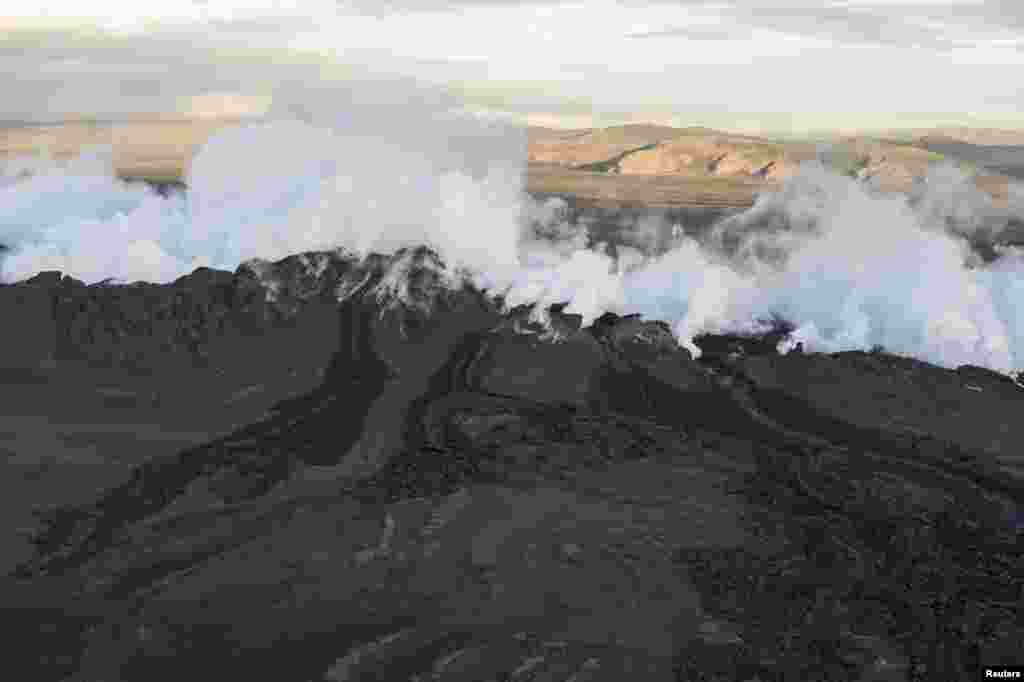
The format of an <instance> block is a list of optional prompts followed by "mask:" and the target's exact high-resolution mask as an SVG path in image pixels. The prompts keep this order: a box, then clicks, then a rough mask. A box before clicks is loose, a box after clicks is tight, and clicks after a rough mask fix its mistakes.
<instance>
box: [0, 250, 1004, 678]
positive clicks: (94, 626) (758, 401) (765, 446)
mask: <svg viewBox="0 0 1024 682" xmlns="http://www.w3.org/2000/svg"><path fill="white" fill-rule="evenodd" d="M395 268H402V272H404V273H406V274H409V275H412V277H411V278H409V279H404V280H403V281H404V282H407V283H408V284H409V286H398V287H396V286H394V285H395V283H396V280H395V278H394V277H389V276H388V274H389V273H390V274H394V273H395ZM0 292H2V295H3V296H4V297H5V298H6V299H7V300H8V301H9V302H10V301H15V302H16V303H14V304H12V305H21V306H27V307H28V308H26V309H24V310H23V312H25V313H28V312H29V311H30V310H34V309H35V308H32V306H37V305H42V306H43V309H42V310H41V311H38V310H37V315H36V317H35V318H34V320H33V321H32V324H33V325H35V326H34V327H33V330H34V332H33V333H39V334H40V337H39V338H40V344H39V346H40V349H41V350H40V353H41V354H43V355H45V353H44V352H43V350H44V349H45V348H49V349H50V350H52V352H53V358H54V359H53V362H56V363H58V365H60V363H68V364H67V367H71V366H73V365H72V363H86V362H88V361H91V360H94V359H98V360H101V361H102V362H101V365H102V366H101V367H98V368H97V369H96V370H95V371H97V372H105V373H108V375H109V376H117V372H118V371H119V370H118V367H122V366H123V365H121V364H118V362H119V360H118V359H119V358H122V357H127V356H125V355H124V354H119V353H118V352H115V351H114V350H110V349H111V348H116V347H117V346H119V345H120V344H126V347H131V348H133V349H139V348H141V349H142V350H143V351H145V352H143V353H142V357H141V359H139V357H138V356H137V355H136V356H132V357H135V358H136V361H137V362H138V363H139V366H145V367H150V368H152V373H151V374H149V375H148V376H149V379H148V381H149V382H150V385H151V386H152V387H154V388H157V389H158V388H160V386H161V385H162V382H165V381H170V378H169V377H170V376H171V375H170V374H161V373H160V372H159V370H158V368H157V365H158V364H159V363H158V362H157V358H159V357H165V358H167V359H168V360H171V359H174V358H180V360H177V359H175V360H174V362H175V363H178V364H177V365H175V366H176V367H182V366H184V365H185V364H186V363H193V364H197V365H198V366H200V367H202V368H203V371H204V372H205V374H202V375H201V376H202V377H203V378H202V379H198V378H197V379H196V380H195V383H194V384H193V385H192V386H191V390H192V395H193V396H194V397H195V399H196V400H198V401H201V400H203V399H204V398H203V396H204V394H206V393H213V394H216V391H217V390H218V389H216V388H215V385H216V384H215V381H214V379H213V377H214V374H215V373H214V372H213V369H215V368H216V367H218V365H219V363H221V362H225V363H228V362H229V361H230V360H231V358H229V357H227V356H218V355H216V354H214V353H213V351H212V350H204V349H211V348H213V347H214V346H215V345H216V341H217V339H221V338H230V339H231V343H232V344H233V345H234V346H235V347H236V348H238V349H239V353H240V354H241V352H242V351H243V350H244V349H246V348H247V344H258V343H260V339H262V338H264V337H265V336H266V335H269V334H272V333H273V331H272V330H275V329H279V330H280V332H281V334H282V335H284V336H288V337H290V338H291V339H292V342H293V344H294V346H293V348H294V349H295V350H296V351H297V352H298V354H299V355H302V349H303V348H304V347H306V346H307V345H308V347H309V348H314V347H317V348H319V346H317V345H316V344H318V343H320V342H321V340H322V339H318V338H316V334H317V333H322V332H327V327H329V328H330V331H329V333H326V338H328V339H329V340H330V346H331V347H330V349H329V350H328V351H327V352H325V353H312V352H311V353H309V356H310V358H309V362H310V363H311V364H313V365H315V364H319V366H320V369H321V370H322V371H321V372H320V373H319V374H318V380H317V381H316V382H314V383H313V385H311V386H310V387H308V388H307V389H305V390H303V391H300V392H299V393H298V394H289V393H287V392H286V391H284V390H281V389H279V388H273V387H271V388H268V389H267V390H268V391H270V392H271V393H273V394H274V397H276V398H277V401H276V402H275V403H274V404H273V405H271V407H270V409H268V410H266V411H265V412H264V413H261V414H260V415H254V416H252V417H250V418H249V419H248V421H246V423H244V424H242V425H240V426H239V427H238V428H236V429H234V430H231V431H229V432H228V433H224V434H221V435H218V436H216V437H211V438H209V439H208V440H206V441H204V442H200V443H196V444H193V445H190V446H187V447H182V448H180V449H178V450H176V451H174V452H171V453H168V454H160V455H149V456H146V455H145V454H144V453H136V455H135V460H134V461H132V463H131V466H130V468H129V472H128V474H127V475H126V476H125V477H124V478H123V480H121V481H119V482H114V483H112V484H110V485H107V486H106V487H103V488H99V489H96V488H91V487H90V488H89V489H88V490H86V491H79V494H78V496H77V497H76V498H75V501H65V503H64V504H52V505H50V508H49V509H48V510H44V512H43V513H40V514H39V515H38V521H37V522H36V524H35V526H34V527H32V528H31V529H29V530H28V531H27V532H26V534H27V536H28V537H29V539H30V540H31V541H32V546H33V552H32V553H31V554H28V555H25V556H24V557H21V559H20V560H19V561H18V562H17V563H18V565H17V566H10V567H8V574H7V576H6V577H5V578H4V579H2V580H0V598H2V599H3V603H4V604H5V609H4V610H3V611H4V612H3V616H2V617H3V618H4V619H6V622H5V624H17V629H18V631H19V632H20V633H21V634H22V636H21V640H22V641H21V642H19V646H17V647H12V648H11V649H10V650H9V651H8V660H7V663H8V665H11V666H19V667H20V668H21V669H26V670H30V671H31V673H32V674H31V678H32V679H37V680H48V679H53V680H83V681H84V680H96V679H120V680H129V681H130V680H137V679H138V680H142V679H145V680H164V679H166V680H172V679H180V678H181V677H182V676H185V675H195V673H196V671H202V676H204V677H210V678H217V679H220V678H228V677H231V678H238V679H247V678H248V679H268V678H273V679H301V680H307V679H314V680H334V681H341V680H344V681H349V682H351V681H358V680H374V679H387V680H405V679H420V680H438V681H440V682H447V681H453V682H454V681H455V680H485V679H507V680H513V681H526V680H540V679H544V680H558V681H567V680H574V682H581V681H582V680H623V679H630V680H666V679H681V680H690V679H718V680H745V679H747V680H749V679H753V678H755V677H757V678H760V679H850V680H886V679H905V678H908V677H909V678H911V679H913V678H914V676H917V677H918V678H921V679H924V678H941V679H966V678H967V676H969V675H973V674H974V670H975V669H976V665H977V664H978V662H979V661H984V662H986V663H989V664H994V663H999V662H1005V663H1012V662H1013V661H1014V657H1015V656H1019V651H1020V647H1021V644H1022V639H1021V638H1022V636H1024V630H1022V628H1021V626H1020V623H1019V619H1018V616H1017V611H1018V608H1019V603H1020V600H1021V596H1022V595H1021V592H1020V589H1021V585H1022V584H1024V563H1022V562H1024V557H1022V556H1021V552H1020V532H1021V530H1024V523H1022V521H1021V504H1022V503H1024V499H1022V497H1024V481H1022V479H1021V477H1020V476H1021V473H1020V470H1019V454H1018V450H1019V448H1017V447H1014V446H1015V444H1016V443H1017V442H1019V441H1020V440H1021V437H1022V436H1024V433H1022V432H1021V428H1022V427H1021V426H1020V425H1019V424H1018V421H1019V420H1013V419H1012V417H1011V415H1012V414H1014V413H1016V412H1017V411H1019V409H1020V408H1021V406H1024V390H1022V389H1021V388H1020V386H1019V385H1017V384H1016V383H1014V381H1013V380H1011V379H1009V378H1007V377H1004V376H1002V375H997V374H994V373H992V372H988V371H987V370H983V369H980V368H975V367H962V368H960V369H959V370H956V371H953V370H945V369H940V368H937V367H933V366H929V365H927V364H925V363H921V362H917V361H914V360H910V359H906V358H897V357H894V356H890V355H887V354H885V353H881V352H879V353H868V354H864V353H860V354H858V353H844V354H837V355H820V354H815V353H800V354H792V353H791V354H789V355H786V356H779V355H778V354H777V353H776V350H775V349H776V347H777V346H778V343H779V341H780V340H782V339H784V338H785V336H786V334H787V328H786V327H785V326H784V325H780V326H779V327H778V329H776V330H775V331H774V332H772V333H770V334H767V335H765V336H762V337H754V338H743V337H733V336H721V335H719V336H705V337H699V338H698V339H697V340H696V342H697V345H698V346H699V347H700V348H701V350H702V355H701V357H700V359H699V360H695V359H694V358H693V357H692V356H691V355H690V353H689V352H687V351H686V350H685V349H683V348H681V347H680V346H679V344H678V343H677V341H676V340H675V338H674V337H673V336H672V334H671V333H670V330H669V329H668V328H667V326H666V325H664V324H662V323H659V322H657V321H651V320H643V319H640V318H637V317H618V316H615V315H610V314H609V315H605V316H603V317H601V318H599V319H598V320H596V321H595V322H594V323H593V324H592V325H590V326H588V327H582V326H581V320H580V318H578V317H575V316H572V315H568V314H565V313H564V311H563V310H562V309H561V308H559V307H557V306H556V307H553V308H551V309H550V310H548V311H547V319H548V320H549V321H548V322H546V323H544V324H541V323H538V322H537V321H536V320H537V319H544V318H543V317H541V318H538V316H537V315H535V314H531V311H530V310H527V309H522V308H517V309H513V310H504V309H503V308H502V307H501V305H500V301H495V300H493V299H492V298H491V297H489V296H486V295H484V294H483V293H481V292H477V291H474V290H472V289H467V288H463V289H457V290H453V289H450V288H448V287H447V286H446V282H445V281H444V277H443V270H442V269H441V268H440V267H439V264H438V262H437V261H436V259H435V258H434V257H433V256H432V254H430V252H428V251H425V250H418V251H411V252H404V253H400V254H397V255H396V256H394V257H389V258H383V257H380V258H373V259H370V260H368V261H355V260H353V259H350V258H347V257H345V256H344V255H343V254H306V255H305V256H302V257H294V258H291V259H286V260H285V261H281V262H279V263H272V264H264V266H263V267H262V268H260V267H257V268H255V269H253V268H252V267H251V266H249V267H246V268H242V269H240V270H239V271H238V272H236V273H219V272H213V271H202V272H197V273H194V274H193V275H191V276H190V277H189V278H186V282H185V283H182V281H179V282H176V283H174V284H170V285H165V286H164V287H157V288H154V289H152V290H150V289H147V288H145V287H136V286H133V287H118V286H114V285H106V287H81V286H80V285H77V284H75V283H73V282H69V281H66V280H65V278H60V277H58V276H57V275H45V276H42V277H41V278H37V279H36V280H35V281H32V282H27V283H21V284H16V285H12V286H10V287H6V288H4V289H2V290H0ZM40 292H42V293H40ZM67 292H72V293H70V294H68V295H69V297H70V298H74V297H76V296H77V297H78V298H77V299H76V300H78V301H79V302H80V303H81V302H87V301H88V302H91V301H93V300H96V301H102V302H103V304H100V303H97V304H96V307H95V308H93V309H91V310H92V312H91V313H90V315H89V318H88V319H89V324H88V325H87V324H86V321H85V320H82V321H81V322H79V323H78V326H75V325H70V327H71V328H72V329H74V330H82V331H73V332H72V333H73V334H77V335H78V336H75V337H74V338H81V339H83V340H86V341H87V343H86V348H85V349H84V350H82V351H81V353H82V354H80V355H74V356H72V357H68V358H65V354H64V351H63V350H61V349H60V348H58V346H59V344H58V343H57V341H56V339H57V337H58V334H57V332H56V331H55V330H57V329H63V328H65V327H68V326H69V324H68V323H67V320H74V319H77V318H76V317H75V316H74V315H71V313H70V312H68V311H70V310H76V309H78V308H77V307H75V306H72V307H70V308H66V307H65V308H61V307H59V305H58V304H60V300H59V296H60V295H63V294H65V293H67ZM231 292H234V293H231ZM244 292H248V293H244ZM260 292H262V293H260ZM268 292H276V293H274V294H272V295H271V296H270V297H269V298H270V300H268V295H267V294H268ZM229 294H230V295H229ZM31 301H34V302H31ZM115 301H116V304H115V303H114V302H115ZM174 301H177V303H176V304H174V305H176V306H177V307H171V308H168V307H167V306H170V305H172V303H173V302H174ZM133 302H136V303H137V305H136V307H135V308H133V307H132V306H133ZM186 302H187V304H186ZM143 303H145V304H143ZM321 305H322V306H323V308H324V310H325V311H329V313H330V314H329V315H328V317H329V318H330V324H329V325H327V326H325V327H324V328H320V327H317V326H315V325H312V319H313V318H312V317H306V316H305V315H307V314H309V315H312V313H308V312H307V311H310V310H312V309H313V308H316V309H319V307H320V306H321ZM161 306H163V307H161ZM122 309H124V311H125V312H123V313H122V312H121V310H122ZM132 310H134V312H131V311H132ZM145 310H164V311H168V310H171V311H172V314H171V317H170V318H167V317H166V315H165V313H161V316H156V315H154V316H153V317H152V324H156V323H157V322H161V323H164V322H166V323H167V324H169V325H172V326H171V327H168V329H177V328H179V327H180V328H182V329H191V330H194V333H188V334H186V333H182V334H180V335H175V334H173V333H169V334H166V335H165V336H164V338H167V339H170V340H169V341H168V344H167V345H166V346H165V345H163V344H161V343H158V342H146V343H143V342H142V341H141V340H138V339H136V340H133V336H137V337H139V339H142V338H144V337H146V336H147V332H146V326H145V324H142V323H141V322H142V321H145V320H150V316H149V313H145V312H141V311H145ZM199 311H202V312H199ZM175 316H180V318H181V319H180V320H178V321H177V322H176V324H177V325H178V326H173V324H172V323H175V320H174V319H173V318H175ZM122 318H123V319H122ZM26 319H27V318H26ZM211 320H212V321H211ZM128 321H134V322H136V323H135V324H129V323H128ZM93 326H95V327H96V329H106V328H107V327H110V328H113V329H116V330H118V332H117V333H112V332H111V333H107V334H106V335H102V334H100V333H99V332H98V331H97V332H93V333H92V336H91V337H90V336H89V335H88V334H87V333H86V332H85V331H84V330H85V329H92V328H93ZM243 329H244V330H245V332H246V333H242V331H241V330H243ZM48 334H49V335H51V336H49V337H48V336H47V335H48ZM51 337H52V339H54V340H53V341H52V342H51V341H47V339H48V338H51ZM47 343H50V346H47ZM147 343H149V344H150V345H146V344H147ZM89 344H92V345H95V346H96V347H97V350H90V347H91V346H90V345H89ZM101 346H102V347H105V348H106V349H107V350H103V351H101V350H98V349H99V348H100V347H101ZM179 347H180V348H179ZM30 349H31V344H28V343H26V344H24V347H23V348H22V350H21V351H20V353H21V355H19V356H18V358H19V359H18V362H19V363H22V365H23V366H24V367H26V368H29V367H30V364H29V363H30V361H32V355H31V352H30ZM111 358H113V361H112V360H111ZM222 358H223V359H222ZM142 360H145V362H142ZM260 360H261V366H259V367H256V368H254V369H251V370H250V371H252V372H254V375H255V376H257V377H260V378H261V379H262V378H263V377H265V376H267V375H269V374H270V373H272V372H273V371H274V368H275V367H276V366H277V365H278V364H280V363H282V362H288V361H291V356H289V355H286V354H285V353H283V352H280V351H278V352H269V353H264V354H262V355H261V357H260ZM12 362H13V361H12ZM22 365H17V366H16V365H13V364H12V365H10V367H9V369H8V370H6V371H9V372H12V373H16V370H17V369H18V367H21V366H22ZM22 371H23V372H24V377H23V384H22V385H21V386H19V387H17V388H18V390H21V389H23V388H24V387H25V386H27V385H29V384H30V383H31V382H29V381H28V380H27V378H28V377H29V375H31V376H34V377H39V376H42V374H41V373H45V372H46V371H47V370H46V369H45V368H43V369H39V368H38V367H36V368H35V369H32V368H29V369H24V370H22ZM33 372H35V373H36V374H32V373H33ZM12 376H14V374H12ZM196 376H200V375H196ZM69 381H70V380H69ZM206 381H208V382H210V383H204V382H206ZM68 385H70V384H68ZM37 388H39V390H40V391H43V392H44V393H45V392H46V391H49V393H48V395H49V397H50V401H51V404H52V406H51V407H50V408H49V409H51V410H52V411H54V412H57V411H59V405H60V403H61V401H62V400H63V399H64V398H65V393H66V391H67V386H65V387H64V388H60V389H57V388H56V387H55V386H53V385H50V384H45V383H39V382H37ZM3 390H4V391H6V392H9V391H10V390H11V388H10V386H9V384H4V387H3ZM107 409H108V410H116V409H121V408H115V407H112V406H111V407H109V408H107ZM4 428H8V427H6V426H5V427H4ZM9 428H14V429H17V428H20V427H18V426H17V425H14V426H12V427H9ZM80 428H81V427H80ZM5 442H6V441H5ZM107 447H108V446H102V447H101V448H100V449H101V450H102V449H104V448H107ZM21 456H24V457H30V456H39V455H38V453H36V452H30V451H26V452H25V453H22V455H21ZM55 466H58V467H59V466H62V465H55ZM7 473H8V476H9V477H12V476H16V475H17V474H15V473H14V470H13V469H8V470H7ZM701 676H702V677H701Z"/></svg>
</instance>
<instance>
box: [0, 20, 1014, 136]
mask: <svg viewBox="0 0 1024 682" xmlns="http://www.w3.org/2000/svg"><path fill="white" fill-rule="evenodd" d="M24 4H25V6H26V9H24V10H17V9H15V10H14V12H16V13H18V12H20V14H18V15H17V16H10V15H9V16H6V17H4V16H2V15H3V13H4V12H7V13H10V12H11V10H10V9H9V8H7V9H3V10H0V82H3V84H4V97H3V98H2V100H0V119H26V118H28V119H53V118H59V117H61V116H63V115H65V114H67V113H71V112H80V113H87V114H95V115H99V116H107V115H112V116H116V115H119V114H121V113H130V112H139V111H146V112H150V111H157V110H167V109H169V108H175V107H181V106H183V105H182V101H183V100H182V98H185V97H188V96H190V95H201V94H207V93H245V94H250V95H253V94H266V93H272V92H275V91H276V90H277V89H278V88H279V87H281V84H282V83H289V82H296V81H301V82H303V83H313V82H319V83H321V84H322V83H324V82H332V81H336V80H337V79H343V78H349V77H351V74H352V71H351V70H348V69H344V68H340V67H338V66H337V65H354V66H356V67H357V72H358V71H359V70H362V71H364V72H365V71H369V72H372V73H378V74H405V75H409V76H414V77H417V78H419V79H425V80H431V81H436V82H444V83H449V84H455V85H456V86H457V91H458V92H460V93H464V94H465V93H468V94H469V96H470V97H471V98H472V99H474V100H475V101H478V102H482V103H489V104H491V105H492V106H497V107H507V108H514V109H516V110H519V111H536V112H543V111H550V112H554V113H561V114H576V115H580V114H583V115H585V114H588V113H590V112H595V113H614V112H625V111H634V112H641V113H658V114H661V113H664V114H675V115H681V116H682V117H683V118H684V119H685V118H686V117H687V116H693V117H698V118H699V117H700V116H701V115H702V114H707V115H710V113H711V112H714V114H715V115H731V116H732V117H733V118H736V119H737V120H742V118H743V116H744V115H745V113H744V112H751V113H752V114H758V113H763V112H769V113H770V112H776V114H777V115H776V116H775V117H774V119H775V120H777V121H778V120H785V119H786V117H787V112H795V113H796V114H797V118H798V119H799V120H800V121H801V122H806V121H811V120H813V121H820V122H822V123H823V124H832V123H835V124H837V125H855V122H856V121H863V122H865V125H885V124H886V123H887V122H891V123H893V124H901V123H903V122H906V123H908V124H917V123H922V122H925V121H924V120H921V119H922V116H921V115H923V116H924V118H926V119H927V118H928V117H931V118H935V119H936V120H939V119H942V120H941V122H943V123H953V122H955V121H954V120H953V119H952V118H951V116H953V117H956V116H958V115H963V121H962V122H963V123H971V122H975V123H976V124H985V123H989V124H992V123H993V122H995V123H1000V122H1001V123H1003V124H1009V123H1010V122H1012V121H1016V120H1017V119H1018V118H1020V119H1021V120H1022V121H1024V116H1019V115H1018V114H1017V113H1016V112H1018V111H1024V91H1022V89H1021V83H1022V82H1024V79H1022V78H1021V73H1024V71H1022V67H1024V3H1021V2H1020V1H1019V0H946V1H945V2H940V1H939V0H901V1H883V0H843V1H838V0H837V1H833V2H827V1H823V0H789V1H788V2H776V1H774V0H764V1H760V2H759V1H757V0H745V1H743V2H737V1H732V2H730V1H720V2H702V1H697V0H675V1H673V2H667V1H665V2H640V1H638V0H624V1H621V2H611V1H608V0H592V1H587V2H575V3H551V2H530V1H529V0H527V1H525V2H524V1H518V2H505V1H503V0H462V1H456V2H445V1H443V0H403V1H399V2H388V1H386V0H354V1H348V2H346V1H345V0H205V1H204V0H162V2H160V3H152V2H138V1H136V2H126V1H119V0H90V2H83V0H49V1H48V2H47V3H45V7H46V9H45V10H44V9H31V10H30V9H28V7H29V3H24ZM32 4H35V3H32ZM36 6H38V5H36ZM157 8H159V9H157ZM85 12H89V13H91V14H92V16H83V13H85ZM154 13H156V14H154ZM900 114H905V115H904V116H900ZM911 114H913V115H911ZM919 114H920V115H919ZM971 115H973V116H974V118H973V119H972V118H970V116H971ZM769 118H770V117H769Z"/></svg>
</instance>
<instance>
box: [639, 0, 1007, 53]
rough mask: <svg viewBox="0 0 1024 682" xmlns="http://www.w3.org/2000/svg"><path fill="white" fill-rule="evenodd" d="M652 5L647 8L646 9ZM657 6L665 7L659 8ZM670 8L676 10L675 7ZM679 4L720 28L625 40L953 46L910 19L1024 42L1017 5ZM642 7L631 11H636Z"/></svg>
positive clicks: (999, 1) (997, 0) (993, 1)
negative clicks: (760, 31) (717, 21)
mask: <svg viewBox="0 0 1024 682" xmlns="http://www.w3.org/2000/svg"><path fill="white" fill-rule="evenodd" d="M647 4H651V3H647ZM656 4H667V3H662V2H657V3H656ZM672 4H675V5H678V4H679V3H678V2H674V3H672ZM683 4H685V5H689V6H696V7H701V6H703V7H706V8H707V9H708V11H709V12H714V13H717V14H719V15H720V16H721V17H722V19H723V24H724V25H723V26H722V27H711V28H709V27H705V26H696V25H695V26H673V27H669V28H666V29H663V30H655V31H649V32H645V33H633V34H628V37H631V38H669V37H679V38H685V39H687V40H723V39H729V38H743V37H746V36H747V35H748V32H749V30H750V29H752V28H764V29H772V30H777V31H780V32H783V33H789V34H792V35H799V36H804V37H811V38H824V39H830V40H833V41H835V42H837V43H845V44H861V45H877V46H889V47H913V46H918V47H921V48H925V49H933V50H946V49H949V48H952V47H953V46H954V45H956V44H957V42H955V41H954V40H952V39H951V37H950V36H947V35H945V34H944V32H943V31H942V30H941V29H939V28H936V29H932V28H929V27H924V26H920V25H918V24H915V23H913V22H912V21H911V20H909V19H908V18H909V17H922V18H926V19H930V20H931V21H933V22H936V23H938V24H945V25H947V26H950V27H952V28H954V29H956V30H963V31H964V32H966V33H968V34H970V33H972V32H974V33H981V34H982V36H981V37H979V42H984V41H985V40H986V39H988V38H993V37H996V36H997V35H1002V36H1003V37H1008V36H1007V34H1009V35H1010V36H1013V35H1020V36H1021V38H1022V39H1024V3H1022V2H1020V1H1019V0H988V1H987V2H979V3H971V4H966V5H955V4H952V3H950V2H937V1H936V2H931V3H919V2H918V3H910V2H904V3H897V4H880V3H875V4H872V3H864V4H861V5H858V6H854V7H840V6H826V5H824V3H822V2H821V1H820V0H817V1H815V2H811V1H809V0H808V1H803V2H801V1H800V0H795V1H794V0H790V1H789V2H766V3H759V4H754V3H745V2H744V3H741V2H718V3H712V2H701V1H697V0H695V1H692V2H684V3H683ZM641 5H642V3H640V2H631V3H629V6H632V7H636V8H638V9H639V8H640V7H641Z"/></svg>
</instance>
